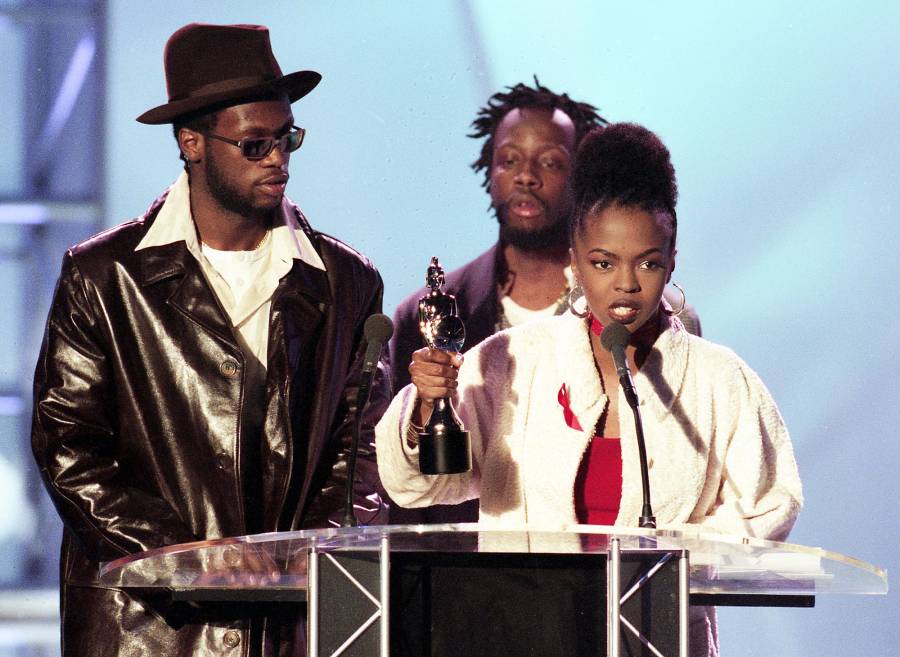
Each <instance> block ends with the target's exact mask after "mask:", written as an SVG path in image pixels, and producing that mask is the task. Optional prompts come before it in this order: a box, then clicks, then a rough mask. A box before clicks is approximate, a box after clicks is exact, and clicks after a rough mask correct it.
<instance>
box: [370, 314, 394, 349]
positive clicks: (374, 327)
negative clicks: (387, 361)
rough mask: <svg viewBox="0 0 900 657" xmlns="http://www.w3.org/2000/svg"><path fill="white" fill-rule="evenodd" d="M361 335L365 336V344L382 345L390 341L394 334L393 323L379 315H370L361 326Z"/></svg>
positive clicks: (386, 317) (384, 316)
mask: <svg viewBox="0 0 900 657" xmlns="http://www.w3.org/2000/svg"><path fill="white" fill-rule="evenodd" d="M363 333H364V334H365V336H366V342H368V343H369V344H373V343H379V344H384V343H385V342H387V341H388V340H390V339H391V336H392V335H393V334H394V323H393V322H392V321H391V318H390V317H388V316H387V315H382V314H381V313H376V314H375V315H370V316H369V318H368V319H367V320H366V323H365V324H364V325H363Z"/></svg>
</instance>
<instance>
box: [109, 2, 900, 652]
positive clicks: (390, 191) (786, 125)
mask: <svg viewBox="0 0 900 657" xmlns="http://www.w3.org/2000/svg"><path fill="white" fill-rule="evenodd" d="M109 4H110V11H109V24H108V34H109V39H110V41H109V54H108V67H109V68H108V73H109V75H108V79H109V88H108V97H109V107H108V111H107V122H108V160H107V167H106V168H107V171H108V174H109V175H108V183H107V185H108V186H107V190H106V193H107V207H108V210H109V212H108V217H107V221H108V223H109V224H112V223H117V222H119V221H122V220H124V219H126V218H128V217H132V216H134V215H137V214H139V213H140V212H142V211H143V210H144V209H145V208H146V207H147V205H148V204H149V203H150V201H151V200H152V199H153V198H155V196H156V195H157V194H158V193H159V192H161V191H162V190H163V189H164V187H165V186H166V185H168V184H169V183H171V182H172V181H173V180H174V179H175V177H176V176H177V174H178V171H179V164H180V163H179V161H178V159H177V151H176V146H175V142H174V140H173V138H172V135H171V131H170V129H169V128H168V127H167V126H165V127H147V126H142V125H139V124H137V123H135V122H134V117H135V116H137V115H138V114H140V113H141V112H143V111H144V110H146V109H148V108H150V107H151V106H155V105H157V104H159V103H162V102H164V101H165V87H164V80H163V73H162V47H163V44H164V42H165V40H166V38H167V37H168V36H169V34H171V33H172V32H173V31H174V30H175V29H176V28H178V27H180V26H181V25H182V24H184V23H187V22H191V21H204V22H223V23H225V22H229V23H230V22H245V23H265V24H267V25H269V26H270V28H271V31H272V40H273V44H274V48H275V52H276V54H277V56H278V57H279V59H280V61H281V63H282V66H283V67H284V68H285V69H286V70H295V69H300V68H313V69H316V70H319V71H321V72H322V74H323V75H324V80H323V82H322V84H321V86H320V87H319V88H318V89H317V90H316V91H315V92H314V93H313V94H312V95H311V96H309V97H308V98H306V99H304V100H302V101H301V102H299V103H297V104H296V105H295V106H294V112H295V115H296V118H297V123H298V124H299V125H301V126H304V127H306V128H307V129H308V130H309V132H308V137H307V142H306V143H305V144H304V147H303V149H302V150H301V151H300V152H299V153H297V154H296V155H295V156H294V157H293V159H292V162H291V172H292V175H293V177H292V179H291V182H290V185H289V189H288V192H289V194H290V196H291V197H292V198H294V199H295V200H297V201H298V202H299V203H300V204H301V206H302V207H303V208H304V209H305V211H306V213H307V214H308V216H309V217H310V219H311V221H312V222H313V224H314V225H315V226H317V227H318V228H320V229H322V230H324V231H327V232H329V233H333V234H335V235H337V236H340V237H341V238H343V239H345V240H346V241H348V242H349V243H350V244H352V245H353V246H355V247H356V248H358V249H359V250H361V251H363V252H365V253H366V254H367V255H369V256H370V257H371V258H372V259H373V260H374V261H375V263H376V264H377V265H378V267H379V268H380V270H381V272H382V275H383V277H384V280H385V286H386V287H385V307H386V311H387V312H389V313H391V312H393V308H394V306H395V305H396V304H397V302H398V301H399V300H400V299H401V298H402V297H403V296H405V295H406V294H408V293H409V292H411V291H412V290H414V289H415V288H417V287H418V286H420V285H421V284H422V279H423V275H424V271H425V268H426V266H427V264H428V260H429V258H430V256H432V255H438V256H440V258H441V260H442V262H443V263H444V264H445V265H446V266H447V267H448V268H453V267H456V266H458V265H461V264H463V263H464V262H466V261H467V260H469V259H470V258H472V257H473V256H475V255H477V254H479V253H481V252H482V251H483V250H484V249H485V248H486V247H487V246H488V245H489V244H490V243H491V242H492V240H493V239H494V238H495V232H496V224H495V221H494V219H493V217H492V215H491V213H490V212H489V211H488V208H487V196H486V195H485V193H484V192H483V190H482V189H481V187H480V182H481V179H480V177H479V176H476V175H475V174H474V173H472V171H471V170H470V169H469V167H468V165H469V163H471V162H472V161H473V160H474V159H475V157H476V156H477V152H478V148H479V144H477V143H476V142H474V141H473V140H471V139H468V138H467V137H466V133H467V131H468V130H469V123H470V122H471V120H472V119H473V118H474V116H475V113H476V110H477V108H478V107H479V106H480V105H481V104H482V103H483V102H484V101H485V100H486V99H487V97H488V96H489V95H490V94H491V93H492V92H494V91H496V90H498V89H500V88H502V87H503V86H506V85H511V84H514V83H516V82H519V81H523V80H524V81H528V80H530V79H531V78H532V75H535V74H536V75H537V76H538V77H539V78H540V80H541V82H542V83H544V84H546V85H548V86H550V87H551V88H553V89H554V90H565V91H568V92H569V94H570V95H571V96H572V97H574V98H576V99H579V100H588V101H590V102H592V103H594V104H595V105H598V106H599V107H600V108H601V110H602V112H603V113H604V114H605V115H606V116H607V117H608V118H609V119H611V120H613V121H635V122H639V123H642V124H644V125H646V126H648V127H649V128H651V129H652V130H654V131H656V132H657V133H658V134H659V135H661V136H662V138H663V139H664V141H665V142H666V143H667V145H668V146H669V148H670V149H671V151H672V154H673V158H674V162H675V166H676V170H677V172H678V177H679V183H680V190H681V199H680V203H679V224H680V225H679V240H680V244H679V259H678V268H677V270H676V272H675V278H676V279H677V280H678V281H679V282H680V283H681V284H682V285H683V286H684V287H685V289H686V290H687V294H688V298H689V300H690V301H691V303H693V304H694V305H695V306H696V307H697V309H698V310H699V312H700V314H701V316H702V319H703V327H704V333H705V335H706V336H707V337H708V338H709V339H711V340H714V341H716V342H720V343H723V344H726V345H728V346H730V347H732V348H733V349H734V350H735V351H737V352H738V353H739V354H741V355H742V356H743V357H744V358H745V359H746V360H747V361H748V362H749V363H750V364H751V365H752V366H753V367H754V368H755V369H756V370H758V371H759V372H760V374H761V375H762V377H763V379H764V380H765V381H766V382H767V384H768V385H769V387H770V388H771V390H772V391H773V393H774V395H775V397H776V399H777V400H778V402H779V404H780V407H781V410H782V413H783V414H784V416H785V418H786V420H787V423H788V426H789V427H790V429H791V431H792V434H793V438H794V442H795V445H796V450H797V457H798V460H799V464H800V468H801V474H802V476H803V480H804V484H805V492H806V508H805V509H804V511H803V513H802V515H801V517H800V520H799V522H798V524H797V527H796V529H795V531H794V533H793V534H792V536H791V540H792V541H794V542H798V543H804V544H811V545H819V546H822V547H826V548H829V549H833V550H837V551H839V552H844V553H849V554H851V555H855V556H858V557H860V558H862V559H864V560H867V561H871V562H874V563H876V564H878V565H880V566H882V567H887V568H889V569H891V570H893V572H894V573H895V574H896V572H897V570H898V568H897V566H898V565H900V560H898V558H897V556H896V555H897V548H896V543H897V542H898V539H900V535H898V526H900V516H898V511H897V508H898V501H900V500H898V497H900V496H898V463H900V447H898V445H900V441H898V438H897V436H898V430H897V427H898V426H900V397H898V395H900V385H898V384H900V375H898V372H900V349H898V347H897V342H898V341H897V338H896V337H895V336H896V330H897V329H896V325H897V324H898V320H900V296H898V293H897V288H898V284H900V257H898V253H897V249H898V244H900V240H898V227H897V221H898V218H900V217H898V215H900V184H898V169H900V161H898V153H900V121H898V107H900V38H898V35H900V5H898V3H896V2H893V1H887V0H885V1H883V2H877V1H873V2H868V3H863V4H857V5H850V4H848V3H846V2H828V1H826V2H821V1H818V2H811V1H802V2H790V3H789V2H781V1H779V0H763V1H760V2H754V3H721V2H712V1H703V2H691V3H685V2H673V1H666V0H660V1H653V2H642V1H637V2H629V3H625V2H615V3H613V2H598V1H585V2H567V1H564V0H559V1H557V2H545V3H538V2H530V1H529V2H525V1H519V2H488V1H484V2H474V1H469V2H466V1H463V0H459V1H457V2H452V1H437V0H432V1H430V2H427V3H419V2H411V1H405V2H401V1H392V2H372V1H365V2H363V1H360V2H351V1H345V2H340V3H334V2H328V3H326V2H297V1H294V2H270V3H263V4H255V3H254V4H253V7H252V8H251V5H250V4H248V3H237V2H229V3H223V2H219V1H212V0H200V1H195V2H191V3H184V2H174V1H172V0H167V1H164V2H150V3H137V2H124V1H121V0H111V2H110V3H109ZM720 616H721V620H722V622H721V635H722V645H723V652H724V654H727V655H729V656H730V657H739V656H746V657H751V656H754V657H755V656H757V655H776V656H791V657H805V656H809V655H817V656H820V657H824V656H833V657H838V656H841V657H843V656H845V655H884V656H887V655H892V654H896V651H897V646H898V645H900V635H898V622H897V620H898V618H900V605H898V602H897V596H896V594H891V595H889V596H888V597H887V598H883V597H881V598H853V597H839V598H834V599H826V598H822V599H820V600H819V601H818V606H817V607H816V608H815V609H812V610H809V609H802V610H740V609H739V610H733V609H732V610H724V611H721V612H720Z"/></svg>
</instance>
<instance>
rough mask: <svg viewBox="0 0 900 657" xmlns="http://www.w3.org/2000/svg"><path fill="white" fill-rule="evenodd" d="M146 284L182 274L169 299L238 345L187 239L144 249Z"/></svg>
mask: <svg viewBox="0 0 900 657" xmlns="http://www.w3.org/2000/svg"><path fill="white" fill-rule="evenodd" d="M141 273H142V279H143V280H142V285H144V286H147V285H153V284H156V283H159V282H161V281H163V280H165V279H168V278H177V277H181V280H180V281H179V282H178V283H177V285H176V287H175V290H174V291H173V293H172V295H171V296H170V297H169V303H170V304H172V305H173V306H174V307H175V308H177V309H178V310H179V311H181V312H182V313H184V314H185V315H186V316H187V317H188V318H189V319H190V320H191V321H193V322H196V323H197V324H199V325H200V326H201V327H202V328H204V329H205V330H207V331H209V332H210V333H213V334H215V335H216V336H218V337H219V338H221V339H222V340H224V341H225V342H227V343H228V344H231V345H233V346H235V347H236V346H237V342H236V341H235V338H234V333H233V331H232V329H231V322H230V321H229V320H228V316H227V314H226V313H225V310H224V309H223V308H222V306H221V304H220V303H219V300H218V298H217V297H216V295H215V293H214V292H213V290H212V288H211V287H210V285H209V283H208V282H207V281H206V278H205V277H204V275H203V270H202V269H201V268H200V263H198V262H197V261H196V260H195V259H194V257H193V256H192V255H191V253H190V252H189V251H188V250H187V247H186V246H185V245H184V242H173V243H172V244H165V245H163V246H155V247H150V248H147V249H143V250H142V251H141Z"/></svg>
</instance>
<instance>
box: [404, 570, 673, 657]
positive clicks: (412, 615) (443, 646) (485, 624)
mask: <svg viewBox="0 0 900 657" xmlns="http://www.w3.org/2000/svg"><path fill="white" fill-rule="evenodd" d="M659 557H660V555H659V554H657V553H642V554H641V555H640V557H637V556H634V555H627V554H626V555H623V563H622V571H623V577H622V581H623V588H624V590H628V589H629V588H630V587H631V585H632V583H633V582H634V581H635V580H636V579H637V578H638V577H640V574H642V573H644V572H645V571H646V570H647V569H648V568H649V567H650V566H652V564H654V563H656V561H657V560H658V559H659ZM677 564H678V560H677V559H673V560H671V561H670V562H669V563H668V564H666V566H665V567H663V568H662V569H661V571H660V572H659V573H657V575H655V576H654V578H653V579H652V580H651V584H648V585H647V588H646V590H645V591H643V592H641V593H639V594H637V595H636V596H635V597H633V598H632V599H631V600H629V602H628V603H626V604H625V605H624V606H623V608H622V613H623V615H624V616H626V617H627V618H628V619H629V620H630V621H631V622H632V624H634V625H635V626H636V627H644V630H645V633H647V635H648V636H649V637H650V639H651V641H652V642H653V643H654V645H655V646H656V647H657V648H658V649H659V650H661V651H662V652H663V654H677V647H678V629H677V628H678V566H677ZM391 596H392V607H391V627H392V633H391V657H459V656H461V655H465V657H530V656H535V657H538V656H540V657H573V656H579V655H592V656H593V655H604V654H605V653H606V558H605V556H604V555H580V554H579V555H565V554H434V553H430V554H429V553H397V554H394V555H392V561H391ZM622 646H623V654H625V655H628V656H630V657H632V656H634V657H636V656H639V655H640V656H641V657H644V656H645V655H646V656H647V657H649V656H650V655H652V653H651V652H650V651H649V650H648V649H647V648H645V647H644V646H643V645H642V644H640V643H639V642H638V641H637V640H636V639H635V637H634V636H633V635H632V634H631V633H630V632H627V631H626V632H624V633H623V634H622Z"/></svg>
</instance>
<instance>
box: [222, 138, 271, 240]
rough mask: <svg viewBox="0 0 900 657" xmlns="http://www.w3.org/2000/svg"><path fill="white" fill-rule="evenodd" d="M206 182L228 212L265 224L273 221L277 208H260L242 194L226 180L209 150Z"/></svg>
mask: <svg viewBox="0 0 900 657" xmlns="http://www.w3.org/2000/svg"><path fill="white" fill-rule="evenodd" d="M206 184H207V186H208V187H209V193H210V195H211V196H212V197H213V198H214V199H216V201H217V202H218V203H219V205H221V206H222V207H223V208H225V209H226V210H228V212H231V213H233V214H236V215H238V216H241V217H244V218H245V219H250V220H252V221H254V222H255V223H259V224H261V225H264V226H267V225H268V224H269V223H270V222H271V220H272V216H273V213H274V212H275V208H272V209H264V208H258V207H256V206H254V205H253V204H252V203H251V202H250V200H249V199H248V198H246V197H244V196H241V195H240V194H239V193H238V191H237V190H236V189H234V188H233V187H232V186H230V185H229V184H228V183H227V182H226V181H225V178H224V176H222V170H221V169H220V168H219V166H218V165H217V164H216V161H215V160H214V159H212V158H211V157H209V152H208V151H207V155H206Z"/></svg>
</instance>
